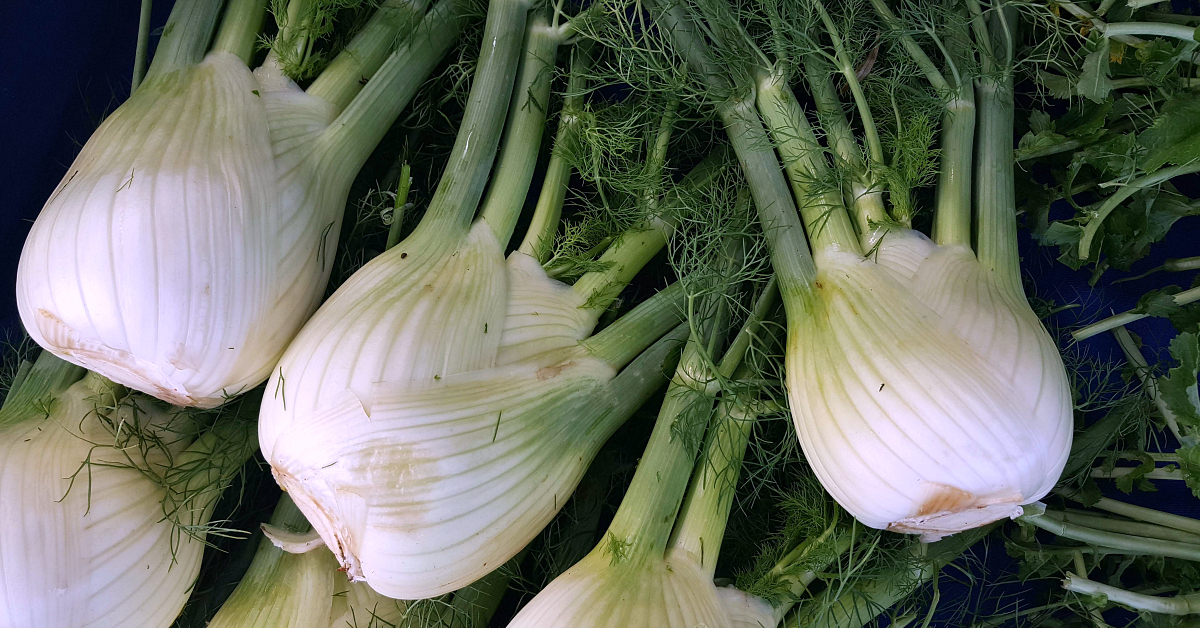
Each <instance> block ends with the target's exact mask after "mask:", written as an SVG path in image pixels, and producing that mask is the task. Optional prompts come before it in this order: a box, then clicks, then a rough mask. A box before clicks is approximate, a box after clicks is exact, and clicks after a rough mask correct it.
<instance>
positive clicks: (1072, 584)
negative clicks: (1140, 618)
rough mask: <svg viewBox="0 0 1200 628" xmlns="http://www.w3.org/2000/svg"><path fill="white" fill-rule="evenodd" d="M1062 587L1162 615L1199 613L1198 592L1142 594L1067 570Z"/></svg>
mask: <svg viewBox="0 0 1200 628" xmlns="http://www.w3.org/2000/svg"><path fill="white" fill-rule="evenodd" d="M1063 588H1064V589H1066V590H1068V591H1073V592H1075V593H1082V594H1084V595H1102V596H1104V597H1105V598H1107V599H1108V601H1109V602H1112V603H1115V604H1121V605H1123V606H1128V607H1130V608H1135V609H1137V610H1140V611H1146V612H1149V613H1162V614H1164V615H1194V614H1197V613H1200V593H1190V594H1187V595H1177V596H1175V597H1157V596H1154V595H1144V594H1142V593H1134V592H1133V591H1128V590H1125V589H1121V588H1118V587H1114V586H1109V585H1107V584H1101V583H1099V582H1094V581H1092V580H1088V579H1087V578H1085V577H1083V576H1079V575H1076V574H1073V573H1070V572H1067V577H1066V578H1064V579H1063Z"/></svg>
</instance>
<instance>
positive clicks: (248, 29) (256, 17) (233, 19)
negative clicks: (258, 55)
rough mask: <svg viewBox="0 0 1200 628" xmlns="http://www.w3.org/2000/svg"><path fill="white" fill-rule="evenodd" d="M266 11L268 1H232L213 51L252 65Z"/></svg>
mask: <svg viewBox="0 0 1200 628" xmlns="http://www.w3.org/2000/svg"><path fill="white" fill-rule="evenodd" d="M266 11H267V0H230V2H229V4H228V5H227V6H226V7H225V15H224V16H222V18H221V27H220V29H218V30H217V38H216V41H214V42H213V47H212V49H213V51H214V52H216V51H220V52H228V53H230V54H232V55H235V56H237V57H238V58H239V59H241V60H242V62H243V63H250V57H251V56H253V55H254V46H255V44H256V43H257V42H258V30H259V29H260V28H262V21H263V14H265V13H266Z"/></svg>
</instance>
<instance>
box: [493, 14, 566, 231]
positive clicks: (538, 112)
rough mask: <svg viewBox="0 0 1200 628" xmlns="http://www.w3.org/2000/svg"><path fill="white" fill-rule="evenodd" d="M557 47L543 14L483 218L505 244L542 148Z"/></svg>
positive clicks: (524, 63) (528, 41)
mask: <svg viewBox="0 0 1200 628" xmlns="http://www.w3.org/2000/svg"><path fill="white" fill-rule="evenodd" d="M557 52H558V31H557V30H555V29H552V28H550V22H549V18H548V17H547V16H546V15H545V14H544V13H540V14H539V15H537V16H536V17H534V18H533V19H532V20H531V21H530V23H529V27H528V29H527V30H526V32H525V52H524V54H523V55H522V58H521V65H520V69H519V70H518V72H517V80H516V86H515V87H514V88H513V98H512V104H511V106H510V107H509V110H508V117H507V121H506V125H505V129H504V135H503V138H504V139H503V142H502V143H501V144H500V155H499V157H498V158H497V161H496V167H495V171H494V174H493V175H492V178H491V183H490V185H489V186H488V189H487V194H486V195H485V196H484V198H483V203H482V205H481V207H480V210H479V218H481V219H482V220H483V221H484V222H486V223H487V224H488V226H489V227H491V228H492V233H494V234H496V239H497V240H498V241H499V242H500V245H501V246H504V247H507V246H508V241H509V239H510V238H512V233H513V230H514V229H516V226H517V220H518V219H519V218H520V216H521V210H522V209H524V207H525V198H526V197H527V196H528V195H529V183H530V181H532V180H533V171H534V168H535V167H537V160H538V156H539V155H541V152H542V132H543V131H544V130H545V128H546V113H547V112H546V110H547V108H548V107H549V105H550V77H551V76H552V75H553V74H554V72H553V67H554V57H555V55H556V54H557Z"/></svg>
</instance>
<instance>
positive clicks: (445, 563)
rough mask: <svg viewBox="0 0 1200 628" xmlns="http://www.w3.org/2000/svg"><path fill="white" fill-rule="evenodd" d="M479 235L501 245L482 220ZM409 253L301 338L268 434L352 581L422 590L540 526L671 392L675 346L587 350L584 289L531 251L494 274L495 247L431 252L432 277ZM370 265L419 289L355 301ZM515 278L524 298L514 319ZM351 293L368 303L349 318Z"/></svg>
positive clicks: (338, 301) (263, 432) (291, 483)
mask: <svg viewBox="0 0 1200 628" xmlns="http://www.w3.org/2000/svg"><path fill="white" fill-rule="evenodd" d="M472 234H473V240H472V241H479V240H482V241H483V242H485V243H488V242H490V243H491V244H492V245H493V246H494V243H495V239H494V237H493V236H492V234H491V230H490V229H489V228H488V227H487V226H486V225H485V224H482V223H481V224H478V225H476V227H475V228H473V229H472ZM403 248H405V244H404V243H402V244H400V245H399V246H397V247H396V248H395V249H393V250H392V251H394V252H395V253H396V254H395V255H392V254H391V252H389V254H386V255H385V256H381V257H380V258H377V259H380V260H381V263H380V264H375V262H372V263H371V264H368V265H367V266H366V267H364V269H363V271H360V273H359V274H356V275H355V276H354V277H352V278H351V280H350V281H349V282H347V284H345V285H344V286H343V289H342V290H339V292H338V293H336V294H335V295H334V296H333V297H332V298H331V299H330V301H329V302H328V303H327V304H326V305H325V306H323V307H322V309H321V310H320V311H319V312H318V314H317V315H316V316H314V317H313V319H312V321H310V323H309V324H308V325H306V326H305V328H304V330H303V331H302V332H301V333H300V335H299V336H297V338H296V341H295V342H294V343H293V345H292V347H291V348H289V350H288V353H287V354H286V355H285V356H284V359H283V360H282V361H281V362H280V366H279V370H278V372H277V374H276V375H273V376H272V379H271V381H270V382H268V386H267V389H268V396H267V398H265V399H264V403H263V408H262V412H261V414H260V418H259V433H260V439H261V442H262V451H263V455H264V457H265V458H266V459H267V460H268V462H270V464H271V468H272V472H273V473H274V475H275V478H276V480H277V481H278V482H279V484H280V486H282V487H283V488H284V490H286V491H287V492H288V494H289V495H290V496H291V497H292V499H293V500H294V501H295V502H296V504H297V506H299V507H300V509H301V510H303V511H304V513H305V515H306V516H307V517H308V520H309V521H310V522H311V523H312V525H313V527H314V529H315V530H316V531H317V532H318V533H319V534H320V536H321V537H322V538H323V539H324V541H325V543H326V544H327V545H328V546H329V548H330V549H331V550H333V552H334V554H335V555H336V556H337V558H338V560H339V562H341V564H342V565H343V567H345V568H346V572H347V575H349V576H350V578H351V579H352V580H365V581H366V582H367V583H369V584H370V585H371V587H372V588H374V589H375V590H377V591H379V592H380V593H382V594H384V595H387V596H389V597H396V598H409V599H411V598H423V597H432V596H435V595H440V594H442V593H446V592H449V591H453V590H455V589H459V588H461V587H463V586H466V585H468V584H470V583H471V582H473V581H475V580H477V579H479V578H480V577H482V576H483V575H484V574H486V573H488V572H489V571H492V570H494V569H495V568H497V567H499V566H500V565H501V564H503V563H504V562H505V561H507V560H508V559H509V558H510V557H512V556H513V555H514V554H516V552H517V551H518V550H520V549H521V548H522V547H524V546H525V545H526V544H527V543H528V542H529V541H530V540H531V539H532V538H533V537H534V536H536V535H537V533H538V532H540V531H541V529H542V528H543V527H545V525H546V524H547V523H548V522H549V520H550V519H551V518H552V517H553V516H554V514H555V513H556V512H557V511H558V508H559V507H561V506H562V504H563V503H565V502H566V499H567V497H568V496H569V495H570V493H571V491H572V490H573V489H574V487H575V485H576V484H577V483H578V481H579V479H580V478H581V477H582V475H583V473H584V471H585V470H586V469H587V466H588V464H589V463H590V462H591V459H592V457H593V456H594V455H595V454H596V452H597V451H598V450H599V448H600V446H601V445H602V444H603V443H604V441H605V440H606V439H607V438H608V436H610V435H611V434H612V432H613V431H615V430H616V428H617V427H618V426H619V425H620V424H621V423H622V422H623V421H624V419H625V418H626V417H628V416H629V414H630V413H632V411H633V410H634V409H636V408H637V406H638V405H640V403H641V402H642V401H644V400H645V398H646V397H647V396H648V395H649V394H650V393H651V392H652V391H653V390H654V389H655V388H657V387H658V386H659V385H660V384H661V382H662V381H663V380H662V375H661V371H662V367H663V362H664V361H665V360H666V359H667V356H668V354H669V353H670V351H671V346H670V343H667V342H663V343H660V345H659V346H658V348H657V349H652V350H651V351H649V352H647V353H646V354H645V355H643V356H642V357H641V358H639V359H638V360H636V361H635V362H634V364H632V365H630V366H628V367H626V368H625V370H624V371H622V372H621V373H620V374H618V373H617V366H616V365H614V364H612V363H610V362H608V361H606V360H604V359H602V358H599V357H596V356H595V355H593V354H592V353H590V352H589V351H588V349H587V348H586V347H585V346H584V345H582V344H581V343H580V342H579V338H580V337H582V336H585V335H586V334H587V332H588V331H590V328H591V326H592V325H593V324H594V323H595V320H594V317H592V316H591V315H590V313H589V311H588V310H584V309H581V308H580V307H579V306H580V305H582V303H581V302H580V300H579V299H580V297H579V295H578V294H576V293H575V292H573V291H571V290H570V289H569V288H568V287H566V286H564V285H562V284H559V283H558V282H555V281H553V280H551V279H549V278H548V277H546V276H545V273H544V271H542V269H541V266H539V265H538V264H537V263H536V262H534V261H532V260H531V259H530V258H528V257H527V256H525V255H524V254H522V253H514V254H513V257H512V259H511V260H510V262H509V263H508V264H502V263H498V260H496V259H494V258H493V259H491V260H490V262H491V265H492V266H493V267H494V268H496V269H497V270H500V271H507V272H495V270H493V271H491V272H489V271H488V270H486V266H487V261H488V258H492V257H493V256H495V257H498V256H499V250H498V248H493V247H488V246H484V247H481V248H482V249H483V251H489V252H490V253H491V254H492V255H479V254H477V253H479V251H478V250H476V251H475V252H474V253H476V254H473V252H472V249H470V248H466V247H464V248H463V249H460V250H459V251H458V253H459V254H458V255H456V256H449V258H448V259H447V258H446V257H445V256H437V258H438V259H440V260H441V262H442V263H441V264H431V266H433V267H434V268H442V267H443V266H444V267H445V269H444V270H443V272H439V273H436V275H437V276H435V277H433V278H430V276H428V275H425V274H423V273H417V272H411V273H408V274H406V273H397V272H386V271H388V270H391V268H389V266H390V264H388V262H389V260H390V261H391V262H393V263H395V262H399V261H401V260H400V253H401V251H400V249H403ZM431 248H432V247H430V248H425V247H414V248H413V250H414V251H415V252H414V254H413V255H410V256H408V258H407V259H404V260H402V261H403V262H408V261H409V260H412V259H413V258H420V257H422V254H421V253H418V252H417V251H430V249H431ZM430 257H435V256H433V255H430ZM414 263H416V262H415V261H414ZM385 264H386V265H385ZM373 265H374V266H373ZM381 268H382V270H381ZM468 269H471V270H470V271H468ZM374 272H378V273H380V274H381V275H382V276H386V277H388V278H390V279H391V280H392V283H393V284H403V283H406V282H405V281H403V280H404V278H412V281H413V282H414V283H415V284H416V285H417V286H418V290H416V291H415V292H416V294H415V295H414V294H412V292H407V298H399V295H397V296H394V297H393V296H386V293H385V294H378V293H377V297H378V298H370V299H361V298H359V297H358V296H357V295H355V294H354V292H353V291H354V290H356V286H357V285H358V283H357V282H358V280H360V278H367V279H370V277H371V274H372V273H374ZM473 276H477V277H479V278H480V281H479V282H478V283H476V282H473V281H470V278H471V277H473ZM480 283H482V284H483V285H480ZM507 285H511V286H512V288H511V293H512V294H514V295H517V296H516V297H514V298H512V299H510V300H509V308H508V311H507V312H506V311H505V308H504V296H505V292H507V290H504V288H505V287H507ZM425 286H428V287H430V288H434V289H431V290H425V289H424V287H425ZM401 294H404V293H401ZM347 295H353V296H354V297H355V304H356V307H354V308H351V309H349V310H348V312H347V313H346V314H344V316H345V318H343V311H340V310H339V308H341V307H342V306H343V301H342V299H343V298H346V297H347ZM485 297H486V299H485ZM521 297H525V298H521ZM325 313H330V314H331V315H330V316H328V317H326V316H324V314H325ZM335 313H336V314H337V315H338V316H337V318H334V317H333V316H332V314H335ZM664 314H666V313H665V312H660V313H659V314H658V315H657V316H660V317H661V316H663V315H664ZM667 316H668V317H669V314H667ZM480 319H483V320H480ZM485 325H486V328H487V331H486V332H485V331H484V329H485ZM372 327H373V328H374V329H375V330H379V331H378V332H374V333H373V332H372ZM339 330H350V331H353V332H354V333H355V335H356V336H357V338H356V339H355V341H354V343H349V342H347V341H346V339H345V337H344V336H343V335H342V334H339V333H338V332H339ZM385 330H386V331H387V334H386V335H384V333H383V332H384V331H385ZM509 330H513V333H512V334H511V335H510V334H509V333H508V331H509ZM343 333H345V332H343ZM362 338H367V339H370V340H369V341H367V342H363V341H362V340H360V339H362ZM376 338H378V339H376ZM383 338H394V339H395V340H390V341H388V342H384V341H383V340H382V339H383ZM502 339H508V341H507V342H504V341H502ZM356 347H357V348H358V350H357V351H355V352H351V351H347V349H351V348H356ZM639 349H640V347H639ZM355 353H357V356H355V355H354V354H355ZM346 354H349V356H350V357H348V358H347V357H342V356H343V355H346ZM293 356H295V357H293ZM355 357H357V360H356V361H354V362H353V364H354V368H353V369H351V368H346V367H347V365H348V364H351V362H349V360H353V359H355ZM468 358H470V359H471V360H472V361H467V359H468ZM301 360H303V361H301ZM371 367H374V368H373V369H372V368H371ZM430 370H434V371H435V372H433V373H430V372H429V371H430ZM393 373H397V375H393ZM415 375H421V377H416V376H415ZM275 390H278V394H272V393H271V392H270V391H275Z"/></svg>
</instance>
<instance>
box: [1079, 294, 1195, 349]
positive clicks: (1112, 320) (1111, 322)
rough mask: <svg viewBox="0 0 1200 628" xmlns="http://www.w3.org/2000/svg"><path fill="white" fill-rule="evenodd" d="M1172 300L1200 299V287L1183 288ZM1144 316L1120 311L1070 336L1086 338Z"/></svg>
mask: <svg viewBox="0 0 1200 628" xmlns="http://www.w3.org/2000/svg"><path fill="white" fill-rule="evenodd" d="M1174 300H1175V304H1176V305H1180V306H1183V305H1187V304H1189V303H1195V302H1196V301H1200V287H1196V288H1190V289H1188V290H1184V291H1183V292H1179V293H1176V294H1175V296H1174ZM1146 316H1147V315H1146V314H1141V313H1138V312H1134V311H1133V310H1130V311H1128V312H1122V313H1120V314H1116V315H1114V316H1110V317H1108V318H1106V319H1104V320H1101V321H1098V322H1095V323H1092V324H1091V325H1088V326H1087V327H1084V328H1082V329H1078V330H1076V331H1073V332H1071V337H1072V338H1074V339H1075V340H1086V339H1088V338H1091V337H1092V336H1095V335H1097V334H1101V333H1104V332H1106V331H1109V330H1112V329H1116V328H1117V327H1120V326H1122V325H1128V324H1129V323H1132V322H1134V321H1140V320H1142V319H1143V318H1146Z"/></svg>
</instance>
